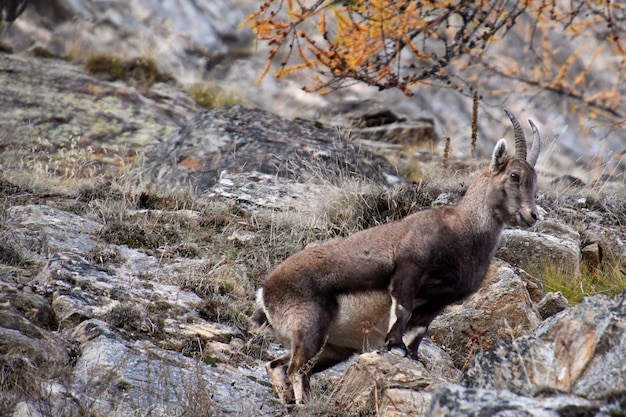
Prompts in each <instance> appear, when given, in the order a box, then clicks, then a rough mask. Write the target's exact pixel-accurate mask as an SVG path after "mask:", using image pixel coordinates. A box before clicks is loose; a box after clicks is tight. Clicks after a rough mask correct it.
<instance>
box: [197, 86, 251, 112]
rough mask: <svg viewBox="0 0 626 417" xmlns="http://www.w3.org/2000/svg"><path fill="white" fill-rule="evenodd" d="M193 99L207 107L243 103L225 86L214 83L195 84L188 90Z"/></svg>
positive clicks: (213, 107) (212, 107)
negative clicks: (224, 87) (226, 89)
mask: <svg viewBox="0 0 626 417" xmlns="http://www.w3.org/2000/svg"><path fill="white" fill-rule="evenodd" d="M188 93H189V95H190V96H191V98H193V100H194V101H195V102H196V103H197V104H198V105H200V106H202V107H204V108H205V109H215V108H219V107H225V106H231V105H233V104H243V100H242V99H241V98H239V97H237V96H236V95H234V94H232V93H229V92H227V91H225V90H224V89H223V88H221V87H219V86H217V85H212V84H194V85H193V86H191V88H189V90H188Z"/></svg>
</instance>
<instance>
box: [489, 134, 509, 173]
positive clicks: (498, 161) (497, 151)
mask: <svg viewBox="0 0 626 417" xmlns="http://www.w3.org/2000/svg"><path fill="white" fill-rule="evenodd" d="M507 157H508V153H507V150H506V140H505V139H504V138H503V139H500V140H499V141H498V143H496V147H495V148H494V149H493V156H492V157H491V163H490V164H489V168H491V172H498V171H500V169H502V166H503V165H504V161H505V160H506V158H507Z"/></svg>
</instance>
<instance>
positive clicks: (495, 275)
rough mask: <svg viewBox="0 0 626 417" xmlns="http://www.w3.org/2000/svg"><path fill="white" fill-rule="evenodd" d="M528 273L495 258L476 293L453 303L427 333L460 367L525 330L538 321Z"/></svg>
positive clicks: (532, 286) (529, 329)
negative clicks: (522, 272) (461, 301)
mask: <svg viewBox="0 0 626 417" xmlns="http://www.w3.org/2000/svg"><path fill="white" fill-rule="evenodd" d="M527 277H528V276H527V275H524V274H520V273H519V272H518V271H517V270H516V269H515V268H513V267H511V266H510V265H508V264H507V263H506V262H503V261H500V260H494V262H492V264H491V266H490V267H489V270H488V271H487V275H486V276H485V279H484V281H483V283H482V285H481V287H480V289H479V290H478V292H476V294H474V295H472V296H470V297H469V298H468V299H467V300H465V301H464V302H463V304H462V305H460V306H452V307H450V308H448V310H447V311H445V312H444V313H443V314H441V315H440V316H438V317H437V318H436V319H435V320H434V321H433V322H432V324H431V326H430V328H429V331H428V334H429V335H430V336H431V337H432V338H433V340H434V341H435V342H437V343H438V344H440V345H441V346H443V347H444V348H445V349H446V350H447V351H448V352H449V353H450V355H451V356H452V359H453V360H454V364H455V365H456V366H457V367H458V368H459V369H464V368H465V367H467V365H468V363H469V362H470V361H471V359H472V358H473V356H474V355H475V354H476V353H477V352H480V351H482V350H483V349H487V348H489V347H491V346H492V345H493V344H494V343H496V342H497V341H499V340H502V339H511V338H514V337H517V336H521V335H523V334H526V333H528V332H529V331H531V330H533V329H534V328H535V327H537V326H538V325H539V324H540V323H541V318H540V316H539V314H538V312H537V310H536V307H535V304H534V302H533V299H532V298H531V295H530V293H529V285H530V286H531V288H534V287H535V284H534V282H533V281H532V280H530V281H529V280H527V279H526V278H527Z"/></svg>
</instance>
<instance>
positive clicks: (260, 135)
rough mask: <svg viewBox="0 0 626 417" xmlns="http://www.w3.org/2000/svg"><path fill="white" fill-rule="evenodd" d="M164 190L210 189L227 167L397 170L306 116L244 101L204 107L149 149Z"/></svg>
mask: <svg viewBox="0 0 626 417" xmlns="http://www.w3.org/2000/svg"><path fill="white" fill-rule="evenodd" d="M146 163H147V165H148V167H149V171H150V173H151V175H152V177H153V178H154V179H155V181H156V182H157V183H158V184H159V185H160V186H161V187H164V188H165V189H188V187H190V186H191V187H192V188H193V189H197V190H198V191H201V192H202V191H206V190H208V189H209V188H210V187H212V186H213V185H214V184H216V183H217V182H218V180H219V178H220V175H221V173H222V172H223V171H227V172H230V173H238V172H241V171H248V172H261V173H263V174H269V175H277V176H279V177H284V178H290V179H295V180H297V181H298V182H308V181H316V180H317V181H336V180H337V179H338V178H344V179H345V178H350V177H356V178H368V179H369V180H372V181H374V182H376V183H380V184H388V182H387V177H386V175H387V176H388V175H395V174H396V170H395V169H394V168H393V167H392V166H391V164H390V163H389V162H388V161H387V160H386V159H385V158H383V157H381V156H377V155H374V154H373V153H371V152H369V151H367V150H364V149H361V148H360V147H359V146H357V145H355V144H354V143H353V142H350V141H346V140H344V139H342V138H341V136H339V134H338V133H337V132H336V131H334V130H331V129H327V128H323V127H321V126H319V125H317V124H315V123H314V122H310V121H306V120H286V119H283V118H281V117H279V116H277V115H275V114H272V113H270V112H267V111H264V110H259V109H246V108H244V107H242V106H240V105H235V106H231V107H227V108H222V109H216V110H210V111H201V112H199V113H197V114H196V115H195V116H194V117H193V119H191V120H190V121H189V123H187V125H186V126H185V127H183V128H182V129H181V130H180V131H178V132H177V133H175V134H174V135H172V136H171V137H170V138H169V139H168V140H167V141H164V142H162V143H158V144H156V145H154V146H152V147H151V148H150V149H149V150H148V152H146Z"/></svg>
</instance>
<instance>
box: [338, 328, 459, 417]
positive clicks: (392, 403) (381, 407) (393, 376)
mask: <svg viewBox="0 0 626 417" xmlns="http://www.w3.org/2000/svg"><path fill="white" fill-rule="evenodd" d="M423 344H424V345H425V346H426V350H428V351H429V352H431V351H433V350H435V351H438V352H437V354H436V356H437V357H438V359H433V356H430V359H431V360H429V362H428V367H425V366H424V365H423V364H422V363H421V362H418V361H413V360H411V359H408V358H403V357H399V356H397V355H395V354H393V353H387V352H385V353H379V352H371V353H365V354H363V355H361V356H359V358H358V360H357V361H356V363H354V364H353V365H351V366H350V367H349V368H348V370H347V371H346V373H345V375H344V376H342V377H341V378H340V379H339V380H338V381H337V382H336V383H335V389H334V390H333V392H332V393H331V396H330V399H329V403H330V404H331V407H332V408H331V409H332V410H333V411H337V412H341V413H345V414H347V415H361V414H363V413H367V412H369V411H370V410H374V409H375V410H376V411H377V415H380V416H386V417H391V416H403V415H412V416H424V415H425V414H426V412H427V410H428V408H429V405H430V397H431V393H432V392H433V390H434V389H435V388H436V387H437V386H439V385H441V384H442V383H444V382H446V381H447V382H457V381H458V378H459V377H460V372H459V371H458V370H456V369H455V368H454V367H453V364H452V361H451V360H450V357H449V356H447V354H446V353H445V352H443V351H442V350H441V348H439V347H438V346H436V345H435V344H433V343H432V342H431V341H430V340H428V339H426V340H425V341H424V343H423ZM422 348H424V346H422V347H421V349H422Z"/></svg>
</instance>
